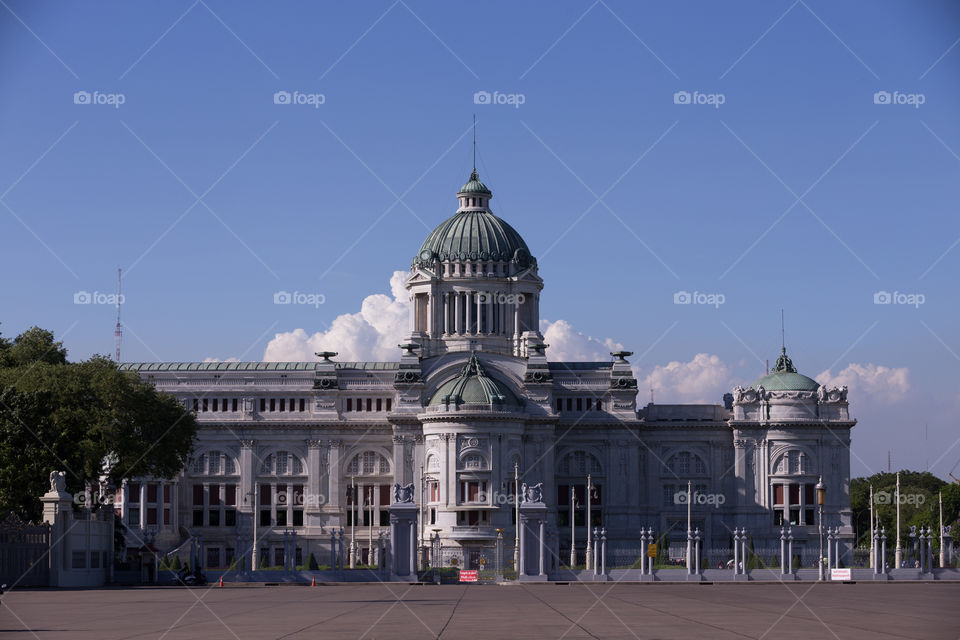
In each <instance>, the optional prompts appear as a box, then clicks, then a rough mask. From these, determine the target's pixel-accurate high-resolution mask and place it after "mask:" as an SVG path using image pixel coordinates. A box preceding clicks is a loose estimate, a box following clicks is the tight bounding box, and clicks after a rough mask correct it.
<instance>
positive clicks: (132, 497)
mask: <svg viewBox="0 0 960 640" xmlns="http://www.w3.org/2000/svg"><path fill="white" fill-rule="evenodd" d="M127 502H132V503H133V504H139V503H140V483H139V482H131V483H129V484H128V485H127Z"/></svg>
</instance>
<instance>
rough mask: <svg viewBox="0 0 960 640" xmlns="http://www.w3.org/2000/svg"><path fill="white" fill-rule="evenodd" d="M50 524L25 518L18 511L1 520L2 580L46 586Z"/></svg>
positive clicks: (11, 583) (0, 559)
mask: <svg viewBox="0 0 960 640" xmlns="http://www.w3.org/2000/svg"><path fill="white" fill-rule="evenodd" d="M49 551H50V526H49V525H46V524H33V523H31V522H24V521H23V520H21V519H20V518H19V517H17V516H16V515H15V514H12V513H11V514H10V515H8V516H7V517H6V518H5V519H4V520H3V521H2V522H0V583H6V584H9V585H11V586H13V585H17V586H19V587H37V586H43V587H45V586H47V585H48V584H49V580H50V568H49V559H48V555H47V554H48V553H49Z"/></svg>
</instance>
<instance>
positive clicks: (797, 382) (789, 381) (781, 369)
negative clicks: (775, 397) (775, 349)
mask: <svg viewBox="0 0 960 640" xmlns="http://www.w3.org/2000/svg"><path fill="white" fill-rule="evenodd" d="M750 386H751V387H752V388H754V389H756V388H758V387H761V386H762V387H763V388H764V389H766V390H767V391H816V390H817V388H819V387H820V383H819V382H817V381H816V380H814V379H813V378H808V377H807V376H805V375H803V374H802V373H797V369H796V367H794V366H793V360H791V359H790V358H789V356H787V349H786V347H784V348H783V351H782V352H781V354H780V357H779V358H777V364H776V366H775V367H774V368H773V371H771V372H770V373H768V374H767V375H765V376H761V377H760V378H758V379H757V380H756V382H754V383H753V384H752V385H750Z"/></svg>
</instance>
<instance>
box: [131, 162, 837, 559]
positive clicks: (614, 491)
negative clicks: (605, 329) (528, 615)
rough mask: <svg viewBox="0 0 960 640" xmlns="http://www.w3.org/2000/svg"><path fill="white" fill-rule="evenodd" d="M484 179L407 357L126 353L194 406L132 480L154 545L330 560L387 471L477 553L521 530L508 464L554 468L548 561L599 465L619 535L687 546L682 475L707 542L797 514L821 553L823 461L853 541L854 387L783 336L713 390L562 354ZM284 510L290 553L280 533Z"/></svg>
mask: <svg viewBox="0 0 960 640" xmlns="http://www.w3.org/2000/svg"><path fill="white" fill-rule="evenodd" d="M491 197H492V194H491V192H490V190H489V189H487V187H486V186H485V185H484V184H483V183H481V182H480V181H479V179H478V176H477V174H476V171H475V170H474V172H473V173H472V174H471V176H470V180H469V181H468V182H467V183H466V184H465V185H464V186H463V187H462V188H461V189H460V190H459V192H458V193H457V198H458V200H459V208H458V210H457V212H456V213H455V214H454V215H453V216H452V217H450V218H449V219H447V220H446V221H444V222H443V223H441V224H440V225H439V226H438V227H437V228H436V229H435V230H434V231H433V232H432V233H431V234H430V235H429V236H428V237H427V239H426V240H425V241H424V243H423V245H422V246H421V248H420V250H419V252H418V253H417V255H416V257H415V258H414V260H413V262H412V264H411V267H410V275H409V278H408V280H407V290H408V291H409V293H410V300H411V306H410V308H411V313H410V331H409V336H408V337H407V339H406V341H405V343H404V344H403V345H400V347H401V348H398V351H397V359H396V360H395V361H392V362H341V361H338V360H336V354H335V353H332V352H330V353H321V354H318V356H319V357H318V360H317V361H312V362H229V363H202V362H153V363H126V364H123V365H122V367H123V368H125V369H128V370H131V371H136V372H137V373H138V374H139V375H140V376H141V377H142V378H143V379H144V380H146V381H148V382H150V383H152V384H153V385H155V386H156V388H157V389H159V390H161V391H163V392H165V393H171V394H174V395H176V396H177V397H178V398H180V399H181V400H182V401H183V403H184V404H185V405H186V406H187V407H189V408H192V409H193V410H194V411H195V412H196V415H197V418H198V420H199V423H200V433H199V439H198V442H197V446H196V451H195V455H194V458H193V462H192V463H191V464H190V465H189V467H188V468H187V469H184V471H183V473H182V474H181V475H180V476H179V477H177V478H176V479H174V480H172V481H154V480H151V479H137V480H135V481H134V480H131V481H128V482H127V483H126V484H125V488H124V492H123V493H124V499H123V503H122V513H123V517H124V519H125V522H127V523H128V524H129V525H130V526H131V528H132V530H133V531H135V532H136V531H138V530H144V531H149V532H154V533H155V535H156V545H157V547H159V548H161V549H169V548H172V547H173V546H175V545H176V544H178V543H179V542H180V541H181V540H182V539H183V538H184V535H185V534H186V532H191V533H196V532H199V533H202V536H203V540H204V545H205V558H204V560H205V564H206V566H208V567H211V568H212V567H222V566H228V565H229V564H230V563H231V561H232V560H233V559H234V558H236V557H238V556H240V555H242V550H243V549H244V548H246V547H248V546H249V545H250V543H251V539H252V537H253V535H252V533H253V526H252V524H253V522H254V521H255V522H256V525H257V526H256V539H257V543H256V550H257V555H258V556H259V560H258V562H259V563H265V564H269V565H283V564H284V563H285V561H286V562H289V561H291V560H294V561H295V562H296V563H297V564H304V563H306V562H307V559H308V556H309V554H311V553H312V554H313V555H314V557H315V558H316V560H317V562H318V563H319V564H321V565H322V564H329V545H330V535H331V532H332V531H336V530H339V529H341V528H343V529H344V530H345V533H346V536H347V538H345V540H346V539H349V538H350V537H351V534H353V535H354V536H355V539H356V545H357V547H358V552H357V557H356V561H357V563H358V564H359V563H366V562H368V561H369V560H370V555H369V549H370V547H371V544H370V543H371V541H372V543H373V547H376V546H377V535H378V533H379V532H380V531H385V530H387V529H388V527H389V513H388V510H387V509H388V505H389V502H390V501H391V498H392V494H393V492H392V487H393V485H394V483H401V484H407V483H414V484H415V486H416V496H417V499H416V501H417V503H418V504H419V505H420V509H421V514H422V529H421V534H422V536H423V537H424V538H428V537H429V536H431V535H432V534H433V533H434V532H439V533H440V535H441V537H442V538H443V540H444V544H445V545H461V546H463V547H464V549H465V550H466V551H469V550H470V549H471V548H483V547H486V546H487V545H489V544H490V543H491V542H492V541H493V540H494V539H495V538H496V536H497V530H502V532H503V537H504V540H505V541H506V542H507V544H508V545H509V544H511V543H512V540H513V536H514V530H515V528H514V521H515V520H514V517H515V512H514V508H513V504H514V500H513V496H514V490H515V489H514V471H515V469H517V470H519V476H520V482H526V483H531V484H532V483H537V482H542V483H543V488H544V498H545V502H546V503H547V505H548V508H549V527H548V531H549V536H550V546H551V548H552V549H553V550H554V553H555V558H554V560H553V562H552V564H556V562H557V558H559V559H560V562H562V563H563V564H566V562H567V560H568V559H569V549H570V540H571V536H573V537H574V539H575V540H576V547H577V548H578V549H580V550H581V553H582V548H583V545H584V542H585V536H586V532H587V527H586V526H585V525H586V522H585V514H584V512H585V508H584V507H585V505H584V502H586V501H587V496H586V491H585V485H586V484H587V476H588V474H589V476H590V480H591V483H592V486H593V487H594V490H593V491H592V495H591V498H590V503H591V505H590V506H591V519H592V523H593V524H594V525H596V526H602V527H604V528H605V529H606V531H607V536H608V540H609V541H610V544H611V545H612V546H613V547H614V548H616V547H618V546H619V547H621V548H630V547H636V546H637V531H638V529H639V528H640V527H641V526H642V527H652V528H653V529H654V531H655V532H656V534H657V535H658V536H659V535H665V536H666V542H667V543H668V544H669V545H670V547H671V550H674V549H677V548H682V546H683V545H684V544H685V540H686V529H687V505H686V504H684V503H683V500H682V497H683V495H684V493H683V492H685V491H686V487H687V483H688V481H689V482H691V483H692V486H693V489H694V491H695V492H696V494H695V500H694V502H695V504H694V506H693V507H692V508H691V513H692V520H693V526H694V527H698V528H700V529H701V530H702V531H703V534H704V540H705V543H704V546H705V547H706V548H711V547H712V548H729V547H730V546H731V530H732V529H733V528H735V527H745V528H746V529H747V530H748V531H749V533H750V535H751V536H752V538H753V541H754V542H755V543H756V544H757V545H758V546H762V545H764V544H766V545H770V546H778V545H779V535H780V526H781V524H782V523H784V522H788V523H792V524H793V525H794V527H793V533H794V537H795V539H796V542H795V544H796V545H797V547H798V548H799V549H800V550H802V549H804V548H806V549H807V550H808V552H810V551H813V552H814V553H815V549H816V544H817V526H816V525H817V521H816V504H815V491H814V488H813V487H814V485H816V483H817V482H818V479H819V478H820V477H822V479H823V482H824V484H825V485H826V487H827V493H826V504H825V507H824V524H825V525H826V526H830V527H834V526H839V527H840V528H841V536H842V537H843V538H844V541H845V544H844V545H843V547H844V548H845V549H848V548H849V541H850V540H852V537H853V532H852V529H851V513H850V501H849V494H848V483H849V479H850V464H849V444H850V429H851V427H853V426H854V424H855V421H854V420H851V419H850V417H849V412H848V404H847V399H846V389H831V390H828V389H826V388H825V387H822V386H820V385H818V384H817V383H816V382H815V381H814V380H812V379H810V378H808V377H806V376H803V375H801V374H799V373H797V372H796V370H795V368H794V366H793V364H792V362H791V360H790V358H788V357H787V355H786V351H784V352H783V354H782V355H781V356H780V358H779V360H778V361H777V365H776V367H775V368H774V370H773V371H772V372H771V373H770V374H768V375H766V376H764V377H762V378H760V379H759V380H757V381H756V382H755V383H754V384H752V385H751V386H750V387H749V388H747V389H742V388H739V387H738V388H737V389H735V390H733V393H732V394H731V395H729V396H727V397H726V398H725V399H724V401H723V402H718V404H711V405H664V404H648V405H647V406H645V407H642V408H638V407H637V404H636V401H637V381H636V379H635V378H634V376H633V373H632V371H631V368H630V365H629V363H628V361H627V360H626V358H627V357H629V355H630V354H629V352H622V353H616V354H611V355H612V357H611V359H610V360H609V361H605V362H553V361H550V360H549V355H548V354H549V346H548V345H545V344H544V343H543V337H542V335H541V334H540V332H539V331H538V326H539V301H540V293H541V290H542V289H543V280H542V279H541V277H540V275H539V273H538V268H537V261H536V259H535V258H534V257H533V256H532V255H531V253H530V250H529V248H528V247H527V244H526V243H525V241H524V240H523V238H522V237H520V235H519V234H518V233H517V232H516V231H515V230H514V229H513V228H512V227H511V226H510V225H508V224H507V223H506V222H504V221H503V220H501V219H500V218H497V217H496V216H495V215H494V214H493V213H492V212H491V210H490V199H491ZM327 348H329V349H331V350H336V348H337V345H328V347H327ZM718 400H720V399H718ZM352 486H355V487H356V493H351V487H352ZM571 492H572V493H573V494H574V500H575V505H576V506H575V509H574V526H573V530H572V531H571V523H570V518H571V514H570V511H571V509H570V495H571ZM353 495H359V496H360V500H359V502H360V504H361V505H363V506H362V507H361V508H362V513H360V514H357V507H355V506H353V505H354V500H353V498H352V497H351V496H353ZM354 519H356V526H354ZM291 529H292V530H293V531H295V532H296V543H295V548H296V551H295V552H293V551H291V549H292V547H291V545H289V544H286V545H285V543H284V539H283V534H284V532H285V531H289V530H291ZM291 553H296V555H297V557H296V558H291V557H289V556H290V554H291ZM580 562H582V559H581V560H580Z"/></svg>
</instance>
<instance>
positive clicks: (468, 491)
mask: <svg viewBox="0 0 960 640" xmlns="http://www.w3.org/2000/svg"><path fill="white" fill-rule="evenodd" d="M486 501H487V482H486V481H485V480H465V481H463V482H461V483H460V502H462V503H464V504H469V503H478V502H480V503H482V502H486Z"/></svg>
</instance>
